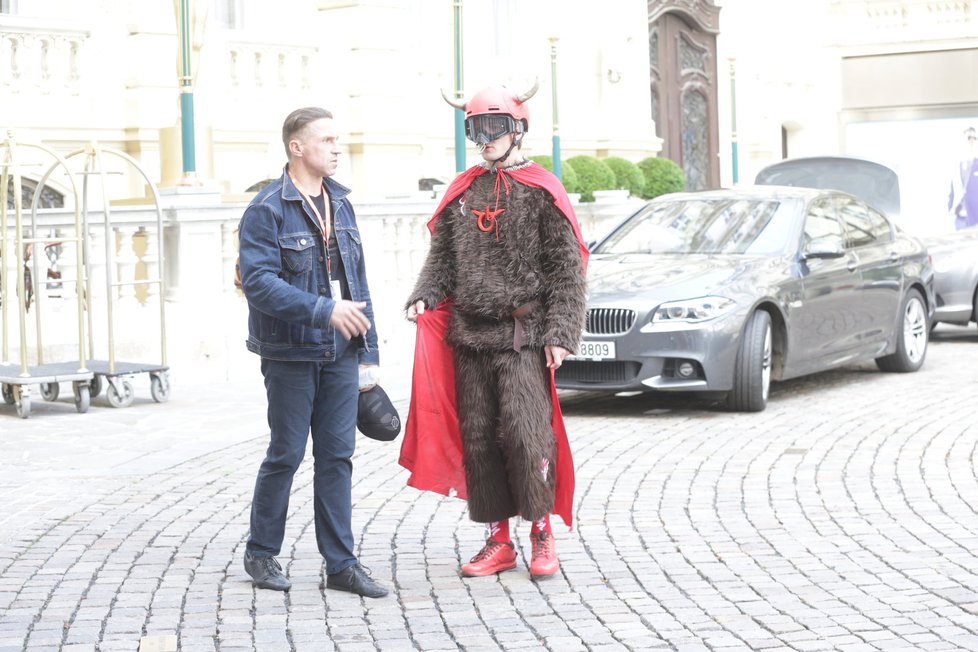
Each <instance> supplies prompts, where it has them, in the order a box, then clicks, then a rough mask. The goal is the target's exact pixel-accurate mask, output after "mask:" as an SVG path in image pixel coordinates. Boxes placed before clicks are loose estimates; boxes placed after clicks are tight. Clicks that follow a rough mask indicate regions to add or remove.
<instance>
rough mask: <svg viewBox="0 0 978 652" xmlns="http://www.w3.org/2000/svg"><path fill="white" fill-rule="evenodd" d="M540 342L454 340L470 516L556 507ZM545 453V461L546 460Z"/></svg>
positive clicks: (540, 513)
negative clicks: (487, 347) (519, 346)
mask: <svg viewBox="0 0 978 652" xmlns="http://www.w3.org/2000/svg"><path fill="white" fill-rule="evenodd" d="M549 383H550V373H549V370H548V369H547V365H546V358H545V357H544V353H543V349H540V348H524V349H523V350H522V351H520V352H516V351H480V350H476V349H471V348H468V347H464V346H456V347H455V391H456V402H457V404H458V414H459V423H460V426H461V430H462V449H463V455H462V457H463V462H464V465H465V479H466V487H467V489H468V501H469V517H470V518H471V519H472V520H473V521H477V522H480V523H488V522H491V521H501V520H505V519H508V518H510V517H513V516H517V515H520V516H522V517H523V518H525V519H527V520H534V521H535V520H538V519H541V518H543V517H544V516H546V515H547V514H549V513H550V512H551V511H553V506H554V470H555V467H554V458H555V456H556V451H555V444H554V433H553V428H552V427H551V424H550V419H551V414H552V411H553V405H552V403H551V398H550V385H549ZM543 460H547V462H546V463H543Z"/></svg>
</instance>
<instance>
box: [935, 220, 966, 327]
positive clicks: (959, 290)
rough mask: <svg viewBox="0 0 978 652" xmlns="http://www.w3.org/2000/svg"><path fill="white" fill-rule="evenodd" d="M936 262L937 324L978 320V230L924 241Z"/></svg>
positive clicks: (962, 323)
mask: <svg viewBox="0 0 978 652" xmlns="http://www.w3.org/2000/svg"><path fill="white" fill-rule="evenodd" d="M924 244H925V245H927V251H928V252H929V253H930V255H931V259H932V260H933V262H934V295H935V298H936V300H937V306H936V309H935V311H934V322H935V323H936V322H946V323H948V324H957V325H959V326H967V325H968V324H969V323H971V322H975V321H978V228H973V229H966V230H964V231H957V232H955V233H948V234H944V235H938V236H933V237H929V238H924Z"/></svg>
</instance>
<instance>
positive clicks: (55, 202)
mask: <svg viewBox="0 0 978 652" xmlns="http://www.w3.org/2000/svg"><path fill="white" fill-rule="evenodd" d="M36 190H37V182H36V181H34V180H32V179H24V178H22V179H21V180H20V202H21V206H22V207H23V208H24V209H25V210H29V209H30V207H31V206H33V205H34V204H33V203H34V192H35V191H36ZM64 205H65V196H64V195H63V194H62V193H60V192H58V191H57V190H53V189H52V188H51V187H49V186H44V187H43V188H41V197H40V198H39V199H38V200H37V207H38V208H64ZM7 208H8V209H10V210H13V209H14V180H13V178H8V179H7Z"/></svg>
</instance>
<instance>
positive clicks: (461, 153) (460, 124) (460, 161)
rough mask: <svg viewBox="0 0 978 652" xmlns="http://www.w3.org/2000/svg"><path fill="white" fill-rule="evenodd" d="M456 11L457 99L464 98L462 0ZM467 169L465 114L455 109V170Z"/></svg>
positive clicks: (458, 0)
mask: <svg viewBox="0 0 978 652" xmlns="http://www.w3.org/2000/svg"><path fill="white" fill-rule="evenodd" d="M452 7H453V10H454V13H455V99H456V100H458V101H459V102H461V101H463V100H464V96H465V93H464V91H463V90H462V0H455V1H454V2H453V3H452ZM463 171H465V114H464V113H463V112H462V111H461V110H460V109H456V111H455V172H456V173H458V172H463Z"/></svg>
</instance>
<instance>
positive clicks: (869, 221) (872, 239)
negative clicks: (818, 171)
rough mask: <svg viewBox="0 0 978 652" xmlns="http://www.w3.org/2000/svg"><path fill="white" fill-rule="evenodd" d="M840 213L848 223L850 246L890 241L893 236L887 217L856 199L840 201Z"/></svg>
mask: <svg viewBox="0 0 978 652" xmlns="http://www.w3.org/2000/svg"><path fill="white" fill-rule="evenodd" d="M839 215H840V216H841V217H842V221H843V222H844V223H845V225H846V235H847V239H848V243H849V246H850V247H865V246H866V245H871V244H874V243H878V242H889V241H890V240H892V238H893V234H892V232H891V230H890V223H889V222H887V221H886V218H884V217H883V216H882V215H880V214H879V213H877V212H876V211H874V210H873V209H871V208H870V207H869V206H866V205H865V204H863V203H861V202H858V201H856V200H854V199H842V200H841V201H840V202H839Z"/></svg>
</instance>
